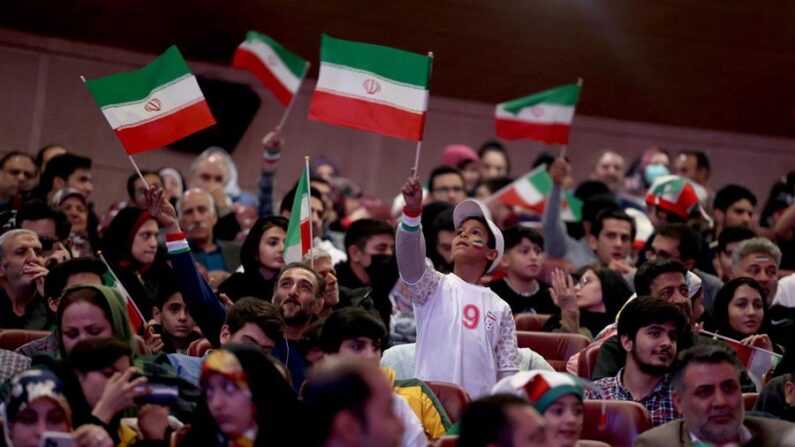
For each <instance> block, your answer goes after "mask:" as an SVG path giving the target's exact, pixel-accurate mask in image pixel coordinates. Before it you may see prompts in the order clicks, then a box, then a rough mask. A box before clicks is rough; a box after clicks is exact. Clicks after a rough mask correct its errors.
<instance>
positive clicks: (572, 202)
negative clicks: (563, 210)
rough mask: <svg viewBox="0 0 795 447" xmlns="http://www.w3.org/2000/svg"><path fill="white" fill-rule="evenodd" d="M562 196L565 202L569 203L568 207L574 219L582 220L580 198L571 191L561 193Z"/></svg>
mask: <svg viewBox="0 0 795 447" xmlns="http://www.w3.org/2000/svg"><path fill="white" fill-rule="evenodd" d="M563 197H564V198H565V199H566V202H568V204H569V209H570V210H571V214H572V216H574V218H575V219H576V220H578V221H579V220H582V200H580V199H578V198H577V197H576V196H574V194H571V193H568V192H566V193H563Z"/></svg>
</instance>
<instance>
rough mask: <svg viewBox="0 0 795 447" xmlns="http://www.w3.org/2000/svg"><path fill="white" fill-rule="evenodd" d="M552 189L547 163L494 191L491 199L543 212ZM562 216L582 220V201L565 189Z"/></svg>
mask: <svg viewBox="0 0 795 447" xmlns="http://www.w3.org/2000/svg"><path fill="white" fill-rule="evenodd" d="M550 191H552V177H550V176H549V174H548V173H547V169H546V165H541V166H539V167H537V168H535V169H533V170H532V171H530V173H528V174H527V175H524V176H522V177H519V178H518V179H516V180H514V182H513V183H511V184H510V185H508V186H506V187H505V188H503V189H501V190H499V191H497V192H496V193H494V195H493V196H492V199H491V200H499V201H500V202H502V203H504V204H505V205H507V206H517V207H520V208H523V209H525V210H527V211H530V212H534V213H537V214H542V213H543V212H544V208H545V207H546V204H547V199H548V197H549V193H550ZM561 218H562V219H563V220H564V221H566V222H579V221H580V220H582V201H581V200H580V199H578V198H577V197H575V196H574V195H573V194H570V193H568V192H566V191H563V196H562V197H561Z"/></svg>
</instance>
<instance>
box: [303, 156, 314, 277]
mask: <svg viewBox="0 0 795 447" xmlns="http://www.w3.org/2000/svg"><path fill="white" fill-rule="evenodd" d="M304 162H305V163H306V167H305V169H306V183H307V185H306V186H307V188H308V189H307V191H306V204H307V205H309V206H308V208H309V252H310V253H311V252H312V248H313V247H314V245H315V235H314V234H313V229H312V218H313V217H314V216H313V215H312V184H311V183H310V182H309V155H305V156H304ZM309 266H310V267H311V268H312V270H314V269H315V258H314V256H311V255H310V256H309Z"/></svg>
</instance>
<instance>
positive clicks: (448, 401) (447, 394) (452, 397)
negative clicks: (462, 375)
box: [425, 381, 472, 423]
mask: <svg viewBox="0 0 795 447" xmlns="http://www.w3.org/2000/svg"><path fill="white" fill-rule="evenodd" d="M425 383H426V384H427V385H428V388H430V389H431V391H433V394H435V395H436V398H437V399H439V402H441V403H442V406H443V407H444V411H446V412H447V416H448V417H449V418H450V421H451V422H453V423H455V422H456V421H458V418H459V417H461V413H463V412H464V409H465V408H466V407H467V406H468V405H469V402H470V401H471V400H472V399H470V397H469V393H467V392H466V390H465V389H463V388H461V387H460V386H458V385H456V384H454V383H447V382H436V381H430V382H425Z"/></svg>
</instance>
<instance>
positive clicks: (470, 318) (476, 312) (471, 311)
mask: <svg viewBox="0 0 795 447" xmlns="http://www.w3.org/2000/svg"><path fill="white" fill-rule="evenodd" d="M478 324H480V309H478V306H476V305H474V304H467V305H466V306H464V327H465V328H467V329H477V327H478Z"/></svg>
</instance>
